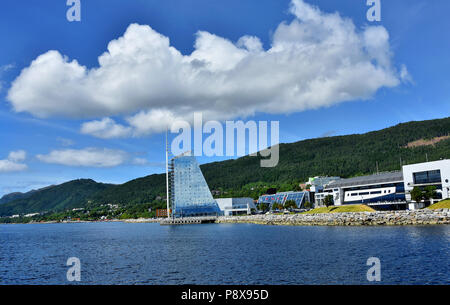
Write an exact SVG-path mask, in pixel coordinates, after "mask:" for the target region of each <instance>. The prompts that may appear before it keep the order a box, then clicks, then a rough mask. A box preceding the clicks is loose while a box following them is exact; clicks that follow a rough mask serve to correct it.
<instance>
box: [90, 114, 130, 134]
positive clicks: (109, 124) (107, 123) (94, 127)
mask: <svg viewBox="0 0 450 305" xmlns="http://www.w3.org/2000/svg"><path fill="white" fill-rule="evenodd" d="M81 133H84V134H90V135H93V136H95V137H97V138H102V139H110V138H124V137H127V136H129V135H130V134H131V127H125V126H122V125H120V124H117V123H116V122H115V121H114V120H113V119H110V118H104V119H102V120H100V121H91V122H86V123H83V124H82V125H81Z"/></svg>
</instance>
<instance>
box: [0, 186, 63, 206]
mask: <svg viewBox="0 0 450 305" xmlns="http://www.w3.org/2000/svg"><path fill="white" fill-rule="evenodd" d="M53 186H54V185H50V186H46V187H43V188H40V189H37V190H31V191H29V192H26V193H21V192H14V193H10V194H6V195H4V196H3V197H2V198H0V204H2V203H8V202H11V201H14V200H17V199H25V198H28V197H30V196H31V195H33V194H34V193H36V192H39V191H43V190H45V189H47V188H50V187H53Z"/></svg>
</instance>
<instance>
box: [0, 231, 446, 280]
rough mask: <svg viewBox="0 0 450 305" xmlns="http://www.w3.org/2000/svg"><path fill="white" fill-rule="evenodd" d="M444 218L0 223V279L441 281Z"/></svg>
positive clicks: (444, 276)
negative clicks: (375, 275)
mask: <svg viewBox="0 0 450 305" xmlns="http://www.w3.org/2000/svg"><path fill="white" fill-rule="evenodd" d="M449 254H450V226H447V225H442V226H422V227H419V226H408V227H290V226H263V225H253V224H205V225H184V226H160V225H159V224H153V223H137V224H131V223H120V222H104V223H71V224H25V225H19V224H17V225H0V284H71V282H68V281H67V279H66V273H67V270H68V268H69V267H68V266H66V262H67V259H68V258H69V257H78V258H79V259H80V261H81V282H79V283H80V284H373V282H368V281H367V278H366V273H367V270H368V269H369V268H370V266H366V262H367V259H368V258H369V257H378V258H379V259H380V261H381V282H380V283H381V284H449V283H450V264H449V262H450V261H449Z"/></svg>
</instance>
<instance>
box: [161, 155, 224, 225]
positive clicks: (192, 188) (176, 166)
mask: <svg viewBox="0 0 450 305" xmlns="http://www.w3.org/2000/svg"><path fill="white" fill-rule="evenodd" d="M169 169H170V171H169V175H168V178H169V204H170V205H171V206H172V211H173V213H172V216H173V217H196V216H218V215H220V214H221V211H220V209H219V206H218V205H217V202H216V201H215V200H214V198H213V196H212V195H211V192H210V190H209V187H208V184H207V183H206V180H205V178H204V177H203V174H202V172H201V170H200V166H199V164H198V163H197V160H196V159H195V157H194V156H191V155H181V156H178V157H175V158H173V159H172V160H171V162H170V165H169Z"/></svg>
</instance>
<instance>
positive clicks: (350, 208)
mask: <svg viewBox="0 0 450 305" xmlns="http://www.w3.org/2000/svg"><path fill="white" fill-rule="evenodd" d="M345 212H375V210H374V209H372V208H371V207H369V206H367V205H364V204H353V205H343V206H331V207H322V208H317V209H313V210H311V211H308V212H304V213H303V214H322V213H345Z"/></svg>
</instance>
